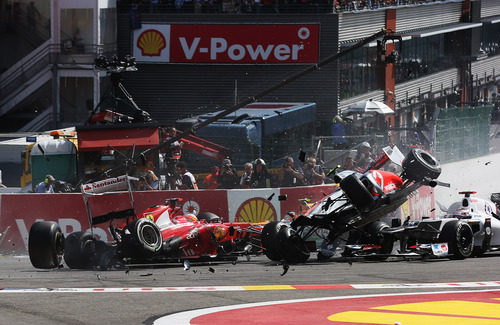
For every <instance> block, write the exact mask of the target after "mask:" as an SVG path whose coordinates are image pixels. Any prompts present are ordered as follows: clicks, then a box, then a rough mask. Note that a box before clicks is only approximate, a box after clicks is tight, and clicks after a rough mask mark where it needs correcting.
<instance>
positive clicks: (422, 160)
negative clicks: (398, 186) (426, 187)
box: [403, 149, 441, 182]
mask: <svg viewBox="0 0 500 325" xmlns="http://www.w3.org/2000/svg"><path fill="white" fill-rule="evenodd" d="M403 174H404V176H405V177H406V178H407V179H409V180H412V181H417V182H418V181H421V180H423V179H424V178H425V177H428V178H430V179H436V178H438V177H439V175H441V165H440V164H439V162H438V161H437V160H436V158H434V156H432V155H431V154H430V153H428V152H426V151H424V150H422V149H412V150H411V151H410V152H409V153H408V155H406V157H405V159H404V160H403Z"/></svg>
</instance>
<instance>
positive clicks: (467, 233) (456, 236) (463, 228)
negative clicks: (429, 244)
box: [439, 220, 474, 260]
mask: <svg viewBox="0 0 500 325" xmlns="http://www.w3.org/2000/svg"><path fill="white" fill-rule="evenodd" d="M439 241H440V242H448V250H449V252H450V254H452V256H451V257H450V258H451V259H453V260H463V259H465V258H467V257H470V256H471V255H472V251H473V247H474V234H473V232H472V228H471V227H470V226H469V225H468V224H467V223H464V222H460V221H459V220H452V221H449V222H447V223H445V225H444V226H443V229H442V230H441V234H440V235H439Z"/></svg>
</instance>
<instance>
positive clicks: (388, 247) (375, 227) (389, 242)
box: [367, 221, 394, 261]
mask: <svg viewBox="0 0 500 325" xmlns="http://www.w3.org/2000/svg"><path fill="white" fill-rule="evenodd" d="M387 228H390V227H389V225H388V224H386V223H385V222H382V221H375V222H372V223H370V224H368V226H367V231H368V233H369V234H370V235H371V236H372V238H373V239H375V244H376V245H378V246H380V249H378V253H379V254H383V255H388V254H391V253H392V249H393V248H394V239H393V238H392V236H389V235H384V234H382V233H381V232H382V230H384V229H387ZM387 258H388V256H375V257H372V258H369V259H373V260H377V261H383V260H386V259H387Z"/></svg>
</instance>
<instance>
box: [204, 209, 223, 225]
mask: <svg viewBox="0 0 500 325" xmlns="http://www.w3.org/2000/svg"><path fill="white" fill-rule="evenodd" d="M198 220H200V221H201V220H205V221H206V222H207V223H221V222H222V218H221V217H219V216H218V215H216V214H215V213H212V212H203V213H201V214H200V215H199V216H198Z"/></svg>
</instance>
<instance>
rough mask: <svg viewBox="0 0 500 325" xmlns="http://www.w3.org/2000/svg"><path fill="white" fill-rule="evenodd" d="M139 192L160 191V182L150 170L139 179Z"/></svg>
mask: <svg viewBox="0 0 500 325" xmlns="http://www.w3.org/2000/svg"><path fill="white" fill-rule="evenodd" d="M138 188H139V190H141V191H154V190H159V189H160V180H159V179H158V177H157V176H156V174H155V173H154V172H153V171H152V170H148V171H147V172H146V174H145V175H144V176H142V177H141V178H140V179H139V186H138Z"/></svg>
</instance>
